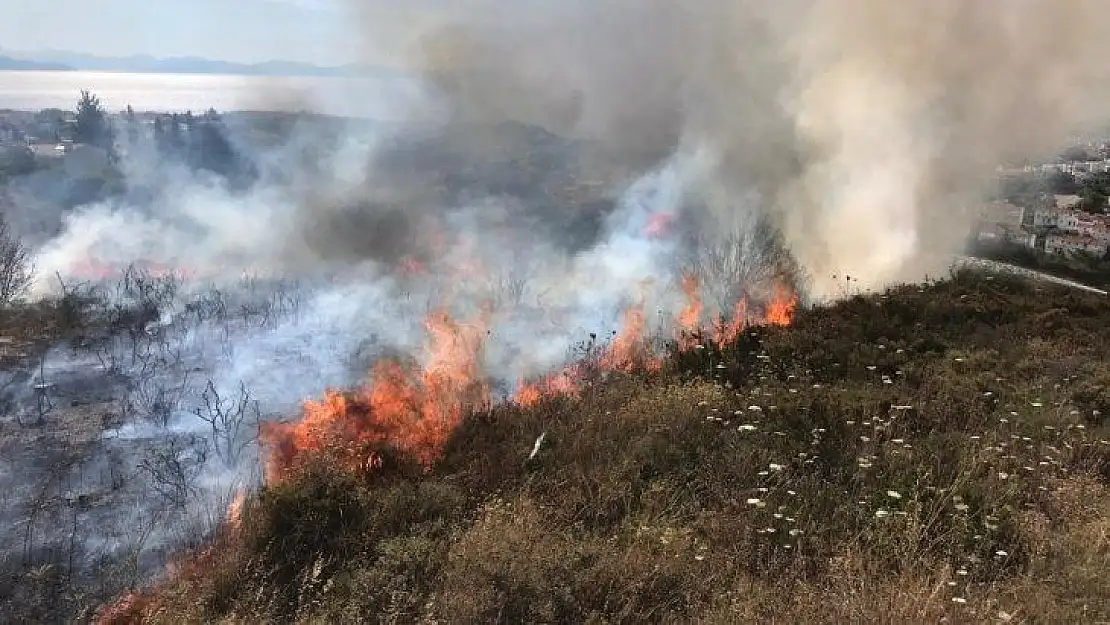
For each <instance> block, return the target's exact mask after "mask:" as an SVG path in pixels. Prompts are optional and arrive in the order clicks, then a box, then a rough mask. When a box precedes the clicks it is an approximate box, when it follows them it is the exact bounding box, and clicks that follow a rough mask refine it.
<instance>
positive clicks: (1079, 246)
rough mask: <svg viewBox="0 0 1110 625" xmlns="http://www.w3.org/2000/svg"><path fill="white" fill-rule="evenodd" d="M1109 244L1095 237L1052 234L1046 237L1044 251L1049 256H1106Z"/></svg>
mask: <svg viewBox="0 0 1110 625" xmlns="http://www.w3.org/2000/svg"><path fill="white" fill-rule="evenodd" d="M1106 250H1107V244H1106V242H1105V241H1100V240H1098V239H1096V238H1094V237H1089V236H1083V235H1077V234H1050V235H1048V236H1047V237H1045V242H1044V251H1045V252H1047V253H1049V254H1076V253H1079V252H1083V253H1086V254H1092V255H1094V256H1105V255H1106Z"/></svg>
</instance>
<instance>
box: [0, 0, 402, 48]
mask: <svg viewBox="0 0 1110 625" xmlns="http://www.w3.org/2000/svg"><path fill="white" fill-rule="evenodd" d="M345 4H348V3H343V2H340V1H339V0H0V16H3V17H2V19H0V47H3V48H5V49H9V50H27V51H34V50H44V49H54V50H72V51H76V52H87V53H92V54H98V55H104V56H123V55H131V54H151V55H154V56H159V57H165V56H186V55H192V56H205V57H210V58H218V59H224V60H229V61H262V60H267V59H275V58H280V59H288V60H302V61H310V62H315V63H341V62H345V61H347V60H351V58H352V57H353V56H354V52H355V50H356V49H357V48H358V47H359V38H358V37H356V36H355V34H354V33H353V32H351V30H352V29H350V28H349V27H348V26H347V25H349V24H350V23H351V20H350V19H349V16H348V15H347V12H346V11H345V10H344V9H343V7H344V6H345ZM382 4H383V5H385V4H391V5H393V6H402V5H400V4H399V3H394V2H389V1H388V0H387V2H383V3H382Z"/></svg>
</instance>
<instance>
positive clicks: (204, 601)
mask: <svg viewBox="0 0 1110 625" xmlns="http://www.w3.org/2000/svg"><path fill="white" fill-rule="evenodd" d="M687 345H688V347H689V349H682V350H674V351H673V353H672V354H671V355H670V356H669V357H668V358H667V359H666V361H665V363H664V365H663V367H662V368H661V369H660V370H658V371H652V372H650V373H633V374H621V373H612V374H610V375H607V376H601V377H599V378H598V379H597V380H596V381H595V382H594V383H592V384H591V385H589V386H587V387H585V388H583V389H581V392H580V393H579V395H578V397H569V396H555V397H547V398H544V399H540V400H539V401H538V402H537V403H535V404H534V405H531V407H529V408H523V407H521V406H519V405H502V406H499V407H494V408H492V409H489V410H483V411H480V412H478V413H476V414H472V415H470V416H469V417H468V418H467V419H465V420H464V422H463V423H462V425H461V426H460V427H459V428H458V429H457V430H456V431H454V432H453V433H452V435H451V436H450V438H449V439H448V440H447V442H446V445H445V447H444V448H443V449H442V457H441V458H440V459H439V460H438V462H435V463H434V465H432V466H431V468H430V469H429V470H424V469H423V468H422V467H421V466H419V465H418V464H417V463H416V462H415V461H414V459H413V458H410V457H406V456H404V455H403V454H401V453H399V452H398V451H396V449H393V450H391V449H390V448H389V447H388V446H378V447H377V452H378V454H379V455H378V456H377V457H378V458H379V459H380V460H381V462H380V465H378V466H374V467H373V468H370V469H368V470H354V471H352V470H348V469H346V468H341V467H339V466H335V464H334V463H330V462H329V460H328V458H329V457H333V456H331V455H329V454H323V455H321V456H320V457H316V458H311V459H309V461H308V462H307V463H306V464H305V465H304V466H303V467H302V468H301V469H300V470H299V471H297V472H295V473H293V474H290V475H286V476H284V477H283V478H282V479H280V480H275V481H274V482H273V483H272V485H271V486H269V487H268V488H266V489H265V490H263V491H262V492H261V493H260V494H259V495H257V496H255V497H251V498H250V499H248V500H247V501H246V502H245V503H244V504H243V506H242V507H241V508H240V509H237V510H236V511H235V513H234V514H233V515H232V516H231V517H230V518H231V519H232V522H230V523H229V525H228V526H227V527H226V528H225V530H224V532H223V533H222V534H221V536H220V537H218V538H217V539H216V541H215V542H214V543H213V544H210V545H209V546H208V547H206V548H204V549H202V550H200V551H199V552H197V553H194V554H191V555H189V556H187V557H185V558H183V559H182V560H181V561H180V562H179V563H178V565H177V566H175V567H174V568H173V569H172V575H171V576H170V578H169V581H167V582H166V583H164V584H163V585H161V586H159V587H156V588H154V589H151V590H148V591H144V592H141V593H139V594H137V595H132V596H130V597H128V598H127V599H126V600H125V601H124V602H123V603H121V604H120V605H117V606H115V607H114V608H113V609H111V610H108V611H106V612H105V613H104V614H103V615H102V616H103V617H104V621H105V622H136V621H140V620H141V621H144V622H164V623H181V622H259V621H266V622H287V621H294V620H296V621H300V622H342V623H356V622H379V621H387V622H453V623H455V622H471V623H484V622H505V623H520V622H584V621H590V622H673V621H687V620H697V621H701V622H710V623H714V622H719V623H732V622H753V621H759V622H770V621H772V620H773V621H775V622H788V623H789V622H801V623H842V622H939V621H940V620H942V619H948V620H949V621H954V622H969V621H970V622H1046V621H1052V622H1094V621H1099V620H1106V619H1110V591H1108V590H1107V586H1106V584H1105V576H1106V574H1107V573H1108V572H1110V515H1108V513H1110V485H1108V484H1107V480H1108V478H1110V465H1108V464H1107V461H1108V460H1110V443H1108V440H1107V439H1108V438H1110V436H1108V434H1110V426H1108V425H1107V423H1106V421H1105V419H1106V416H1107V415H1108V414H1110V363H1107V360H1106V351H1105V349H1106V347H1105V346H1106V345H1110V301H1108V300H1107V298H1105V297H1101V296H1097V295H1092V294H1086V293H1081V292H1075V291H1068V290H1064V289H1062V288H1060V287H1053V286H1049V285H1046V284H1035V283H1030V282H1026V281H1022V280H1020V279H1016V278H1006V277H1002V276H993V277H992V276H986V275H983V274H981V273H973V272H970V271H962V272H959V273H957V274H955V275H953V276H952V277H951V278H950V279H947V280H944V281H940V282H936V283H931V284H929V285H926V286H916V285H913V286H904V287H899V288H895V289H893V290H891V291H889V292H887V293H885V294H881V295H874V296H866V297H865V296H857V297H852V298H849V299H846V300H844V301H841V302H839V303H837V304H835V305H833V306H829V307H820V308H815V309H811V310H803V311H799V312H798V313H797V315H796V317H795V319H794V321H793V323H792V325H790V326H789V327H773V326H769V327H758V328H753V329H750V330H749V331H747V332H745V333H744V334H743V335H742V336H741V338H740V339H739V340H738V341H737V342H736V343H735V344H733V345H728V346H724V347H721V346H717V345H713V344H710V343H708V342H702V341H689V342H687ZM371 464H373V463H371Z"/></svg>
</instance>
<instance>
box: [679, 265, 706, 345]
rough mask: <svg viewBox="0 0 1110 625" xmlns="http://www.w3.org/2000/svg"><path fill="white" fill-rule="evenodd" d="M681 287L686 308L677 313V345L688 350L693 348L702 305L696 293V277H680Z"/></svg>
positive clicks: (690, 275) (698, 294)
mask: <svg viewBox="0 0 1110 625" xmlns="http://www.w3.org/2000/svg"><path fill="white" fill-rule="evenodd" d="M681 286H682V292H683V293H684V294H685V295H686V306H685V307H684V308H683V309H682V310H681V311H680V312H679V313H678V318H677V319H676V320H675V321H676V322H677V323H678V327H677V328H676V330H677V331H678V341H679V344H680V345H681V346H683V347H684V348H686V349H689V348H691V347H693V343H694V334H695V333H696V332H697V330H698V324H699V323H701V312H702V303H701V293H699V291H698V287H699V286H701V285H700V284H699V282H698V278H697V276H695V275H693V274H689V273H688V274H685V275H683V276H682V282H681Z"/></svg>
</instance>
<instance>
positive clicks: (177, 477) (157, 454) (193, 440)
mask: <svg viewBox="0 0 1110 625" xmlns="http://www.w3.org/2000/svg"><path fill="white" fill-rule="evenodd" d="M206 462H208V441H207V440H205V439H204V438H201V437H199V436H190V437H188V438H185V439H181V438H177V437H174V438H170V439H169V440H168V441H166V442H164V443H161V444H158V445H157V446H155V447H154V448H152V449H148V450H147V451H146V453H145V454H144V455H143V458H142V460H140V461H139V467H138V468H139V471H140V472H141V473H142V474H143V475H145V476H146V477H147V481H148V483H149V484H150V487H151V488H152V489H153V490H154V491H155V492H156V493H158V495H159V496H160V497H161V498H162V501H163V502H164V503H165V504H166V505H167V506H169V507H171V508H176V509H184V508H185V506H186V505H187V504H188V503H189V500H190V499H191V498H192V497H194V496H195V495H196V492H197V490H196V486H195V484H196V479H197V476H198V475H199V474H200V472H201V471H202V470H203V469H204V465H205V463H206Z"/></svg>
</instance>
